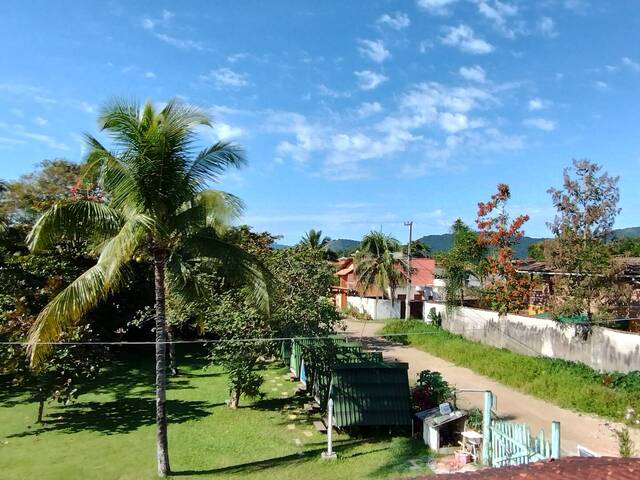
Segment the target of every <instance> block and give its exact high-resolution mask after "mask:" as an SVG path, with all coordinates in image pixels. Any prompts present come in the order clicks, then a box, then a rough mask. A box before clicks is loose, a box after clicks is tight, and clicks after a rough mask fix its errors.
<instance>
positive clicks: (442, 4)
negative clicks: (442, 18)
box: [416, 0, 458, 15]
mask: <svg viewBox="0 0 640 480" xmlns="http://www.w3.org/2000/svg"><path fill="white" fill-rule="evenodd" d="M457 1H458V0H417V2H416V3H417V4H418V7H420V8H424V9H425V10H427V11H428V12H429V13H433V14H436V15H446V14H448V13H449V9H448V7H450V6H452V5H453V4H454V3H456V2H457Z"/></svg>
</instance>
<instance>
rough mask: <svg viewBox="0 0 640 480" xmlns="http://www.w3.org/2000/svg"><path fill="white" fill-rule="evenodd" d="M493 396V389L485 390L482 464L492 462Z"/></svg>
mask: <svg viewBox="0 0 640 480" xmlns="http://www.w3.org/2000/svg"><path fill="white" fill-rule="evenodd" d="M492 403H493V396H492V395H491V391H490V390H487V391H485V392H484V411H483V412H482V464H483V465H489V464H490V462H491V406H492Z"/></svg>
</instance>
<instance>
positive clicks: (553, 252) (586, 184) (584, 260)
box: [545, 160, 620, 320]
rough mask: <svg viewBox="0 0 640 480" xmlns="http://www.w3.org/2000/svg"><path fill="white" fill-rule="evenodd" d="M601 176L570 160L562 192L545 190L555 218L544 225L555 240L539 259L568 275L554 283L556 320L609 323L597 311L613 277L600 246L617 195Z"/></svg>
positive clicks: (613, 181) (612, 181)
mask: <svg viewBox="0 0 640 480" xmlns="http://www.w3.org/2000/svg"><path fill="white" fill-rule="evenodd" d="M601 170H602V167H601V166H600V165H598V164H596V163H592V162H590V161H588V160H574V161H573V165H572V168H567V169H565V170H564V175H563V184H562V187H561V188H560V189H556V188H550V189H549V190H548V192H549V194H550V195H551V198H552V201H553V205H554V206H555V207H556V209H557V211H558V213H557V215H556V217H555V219H554V221H553V222H552V223H550V224H549V228H550V229H551V231H552V232H553V233H554V234H555V238H554V239H553V240H552V241H549V242H547V243H546V245H545V258H546V259H547V261H548V263H549V264H550V265H551V266H552V267H553V268H555V269H557V270H559V271H561V272H565V273H571V274H573V275H567V276H565V277H564V278H562V279H558V280H557V281H556V285H557V287H558V288H557V289H556V290H557V291H559V292H562V293H563V295H561V296H560V297H561V298H562V300H561V303H559V304H558V305H556V307H555V311H556V314H558V315H582V314H586V315H587V317H588V319H589V320H593V318H594V315H596V314H598V315H599V316H603V318H604V319H608V318H609V317H610V315H608V314H607V313H606V308H603V307H604V306H605V304H606V303H608V301H609V298H610V297H611V296H615V295H616V294H615V292H614V291H613V290H615V288H614V287H615V285H614V283H615V282H614V277H615V275H616V273H617V271H616V267H615V266H614V264H613V262H612V258H611V249H610V248H609V246H608V245H607V243H606V242H607V239H609V238H610V237H611V234H612V230H613V225H614V222H615V217H616V215H617V214H618V213H619V212H620V209H619V208H618V200H619V198H620V194H619V191H618V177H611V176H610V175H609V174H608V173H606V172H605V173H600V171H601ZM598 304H599V306H598Z"/></svg>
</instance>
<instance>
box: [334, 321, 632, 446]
mask: <svg viewBox="0 0 640 480" xmlns="http://www.w3.org/2000/svg"><path fill="white" fill-rule="evenodd" d="M379 328H380V324H379V323H372V322H370V323H367V324H365V325H364V337H370V338H363V343H364V344H365V345H366V346H367V348H369V349H372V350H381V351H382V352H383V355H384V357H385V359H386V360H397V361H400V362H407V363H408V364H409V378H410V379H411V380H415V378H416V376H417V374H418V372H420V371H422V370H426V369H429V370H436V371H438V372H440V373H441V374H442V376H443V377H444V378H445V379H446V380H447V381H448V382H449V383H451V384H454V385H455V386H456V387H457V388H459V389H482V390H491V391H492V392H493V393H494V394H495V395H497V399H498V406H497V412H498V415H500V416H501V417H505V418H507V419H509V420H513V421H515V422H521V423H527V424H528V425H529V426H530V427H531V432H532V433H534V434H537V432H538V431H539V430H540V429H544V431H545V436H547V438H549V437H548V435H550V433H551V432H550V430H551V421H552V420H557V421H559V422H560V428H561V447H562V453H563V455H575V454H576V453H577V448H578V445H582V446H583V447H586V448H588V449H589V450H592V451H594V452H596V453H598V454H600V455H617V453H618V443H617V440H616V437H615V434H614V429H617V428H621V427H622V425H620V424H617V423H615V422H611V421H609V420H606V419H603V418H600V417H596V416H592V415H584V414H580V413H576V412H573V411H571V410H567V409H564V408H560V407H558V406H556V405H553V404H551V403H548V402H545V401H543V400H539V399H537V398H535V397H532V396H530V395H527V394H524V393H521V392H518V391H517V390H514V389H512V388H510V387H507V386H505V385H503V384H501V383H498V382H496V381H494V380H491V379H490V378H487V377H484V376H482V375H479V374H477V373H474V372H473V371H471V370H469V369H468V368H463V367H458V366H456V365H454V364H452V363H450V362H448V361H446V360H443V359H441V358H439V357H435V356H433V355H430V354H428V353H426V352H423V351H421V350H418V349H416V348H411V347H407V346H403V345H398V344H394V343H391V342H388V341H386V340H383V339H380V338H371V337H375V335H376V331H377V330H378V329H379ZM362 331H363V324H362V322H358V321H348V322H347V334H348V335H350V336H355V337H357V336H360V334H361V332H362ZM482 403H483V395H482V394H481V393H461V394H460V395H459V396H458V404H459V405H460V406H461V407H462V408H468V407H470V406H474V407H478V408H482ZM630 433H631V435H632V438H633V440H634V442H635V445H636V447H637V448H638V449H640V431H639V430H638V429H633V431H631V432H630Z"/></svg>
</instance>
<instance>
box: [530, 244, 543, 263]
mask: <svg viewBox="0 0 640 480" xmlns="http://www.w3.org/2000/svg"><path fill="white" fill-rule="evenodd" d="M527 255H528V257H529V258H531V259H533V260H538V261H542V260H544V241H542V242H538V243H532V244H531V245H529V246H528V247H527Z"/></svg>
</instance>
